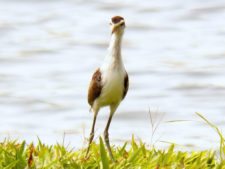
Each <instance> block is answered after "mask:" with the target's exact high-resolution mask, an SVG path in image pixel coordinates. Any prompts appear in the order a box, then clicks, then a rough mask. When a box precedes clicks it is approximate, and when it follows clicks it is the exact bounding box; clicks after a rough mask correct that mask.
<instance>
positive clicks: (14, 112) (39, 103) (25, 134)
mask: <svg viewBox="0 0 225 169" xmlns="http://www.w3.org/2000/svg"><path fill="white" fill-rule="evenodd" d="M114 15H122V16H123V17H124V18H125V20H126V25H127V28H126V32H125V35H124V41H123V60H124V63H125V66H126V69H127V71H128V73H129V75H130V88H129V92H128V95H127V97H126V99H125V100H124V101H123V102H122V104H121V105H120V107H119V108H118V110H117V112H116V114H115V116H114V119H113V121H112V125H111V128H110V138H111V141H112V144H120V143H122V142H123V141H124V140H129V139H131V136H132V134H134V135H135V137H136V138H141V139H143V140H144V141H146V142H147V144H151V143H154V144H155V145H156V146H158V147H163V146H167V145H168V144H167V143H164V142H162V141H166V142H173V143H176V144H178V145H182V146H184V147H192V148H193V149H204V148H215V147H217V146H218V145H219V141H218V139H219V138H218V136H217V134H216V133H215V131H213V130H212V129H211V128H210V127H209V126H207V125H206V124H205V123H204V122H203V121H202V120H201V119H200V118H199V117H198V116H197V115H196V114H195V112H201V113H202V114H203V115H204V116H205V117H206V118H207V119H208V120H210V121H212V122H213V123H215V124H216V125H217V126H218V127H219V128H220V129H222V130H224V129H225V118H224V116H225V46H224V44H225V22H224V18H225V1H223V0H214V1H210V0H204V1H203V0H189V1H178V0H172V1H166V0H160V1H157V2H153V1H152V2H147V1H146V2H144V1H142V2H141V3H140V2H139V1H137V0H132V1H123V2H120V1H111V2H110V1H107V2H106V1H88V0H87V1H81V0H65V1H63V2H61V1H58V0H45V1H44V0H43V1H41V0H40V1H38V0H31V1H28V0H21V1H20V0H9V1H3V0H1V1H0V34H1V37H0V46H1V47H0V115H1V118H0V140H3V139H4V138H5V137H7V138H8V137H9V138H18V139H20V140H23V139H26V140H28V141H34V142H36V141H37V136H38V137H40V138H41V140H42V141H43V142H45V143H48V144H51V143H56V142H59V143H62V142H63V139H64V142H65V143H67V144H70V145H73V146H75V147H81V146H83V145H84V140H85V139H84V137H88V136H89V130H90V126H91V122H92V118H93V114H92V113H89V105H88V104H87V99H86V96H87V88H88V84H89V80H90V78H91V75H92V73H93V71H94V70H95V69H96V68H97V67H98V66H100V65H101V63H102V61H103V59H104V56H105V55H106V53H107V51H106V49H107V47H108V43H109V39H110V28H109V19H110V18H111V17H112V16H114ZM149 111H150V112H151V114H152V117H153V122H154V123H155V124H156V123H158V122H159V123H160V124H159V126H158V128H157V130H156V132H155V135H154V136H153V137H152V128H151V119H150V115H149ZM108 115H109V114H108V109H107V108H104V109H102V110H101V112H100V113H99V116H98V121H97V126H96V129H97V130H96V137H95V140H96V141H98V136H100V135H101V133H102V132H103V130H104V127H105V125H106V121H107V118H108ZM182 120H185V121H182ZM168 121H176V122H168Z"/></svg>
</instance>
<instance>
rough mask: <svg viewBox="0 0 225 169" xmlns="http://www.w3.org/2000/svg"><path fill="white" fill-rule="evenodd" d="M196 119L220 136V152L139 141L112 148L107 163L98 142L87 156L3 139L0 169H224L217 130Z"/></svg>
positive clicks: (46, 146)
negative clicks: (150, 145) (162, 146)
mask: <svg viewBox="0 0 225 169" xmlns="http://www.w3.org/2000/svg"><path fill="white" fill-rule="evenodd" d="M199 116H200V117H201V118H202V119H203V120H204V121H205V122H207V124H208V125H210V126H211V127H212V128H214V129H215V130H216V132H217V133H218V134H219V137H220V153H215V151H213V150H205V151H194V152H185V151H175V150H174V145H171V146H170V147H168V148H167V149H166V150H157V149H156V148H147V146H145V144H144V143H142V142H141V141H138V142H137V141H135V139H134V138H133V139H132V140H131V141H130V142H128V143H124V145H123V146H121V147H112V151H113V154H114V157H115V159H116V160H117V162H116V163H113V162H111V161H110V159H109V158H108V155H107V151H106V149H105V146H104V144H103V141H102V139H101V138H100V139H99V143H98V144H95V143H93V144H92V147H91V151H90V156H89V157H88V158H85V149H81V150H76V151H75V150H70V149H68V148H66V147H64V146H62V145H59V144H57V145H52V146H48V145H44V144H43V143H41V141H40V140H39V143H38V144H37V145H33V144H29V145H27V144H26V143H25V142H22V143H21V142H20V143H19V142H17V141H10V140H5V141H3V142H2V143H0V169H24V168H27V169H28V168H30V169H64V168H65V169H87V168H89V169H92V168H104V169H108V168H115V169H123V168H124V169H133V168H134V169H136V168H137V169H142V168H143V169H145V168H146V169H214V168H215V169H223V168H225V160H224V154H225V146H224V145H225V140H224V137H223V135H222V134H221V133H220V131H219V129H218V128H217V127H216V126H214V125H213V124H212V123H210V122H209V121H207V120H206V119H205V118H204V117H202V116H201V115H200V114H199Z"/></svg>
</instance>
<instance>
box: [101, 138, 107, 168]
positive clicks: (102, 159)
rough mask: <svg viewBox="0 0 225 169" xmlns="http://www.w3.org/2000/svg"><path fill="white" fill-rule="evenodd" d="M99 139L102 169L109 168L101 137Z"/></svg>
mask: <svg viewBox="0 0 225 169" xmlns="http://www.w3.org/2000/svg"><path fill="white" fill-rule="evenodd" d="M99 141H100V144H99V146H100V155H101V162H102V167H103V169H109V160H108V157H107V153H106V150H105V146H104V144H103V141H102V138H101V137H100V138H99Z"/></svg>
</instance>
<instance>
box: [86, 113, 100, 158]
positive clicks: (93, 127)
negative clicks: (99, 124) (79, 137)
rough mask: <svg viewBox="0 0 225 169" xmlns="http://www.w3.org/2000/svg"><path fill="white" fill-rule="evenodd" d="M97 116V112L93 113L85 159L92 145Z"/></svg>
mask: <svg viewBox="0 0 225 169" xmlns="http://www.w3.org/2000/svg"><path fill="white" fill-rule="evenodd" d="M97 114H98V112H95V113H94V119H93V123H92V127H91V133H90V136H89V143H88V148H87V152H86V156H85V157H86V158H87V156H88V153H89V150H90V147H91V143H92V140H93V138H94V135H95V122H96V118H97Z"/></svg>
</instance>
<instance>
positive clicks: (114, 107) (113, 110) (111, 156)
mask: <svg viewBox="0 0 225 169" xmlns="http://www.w3.org/2000/svg"><path fill="white" fill-rule="evenodd" d="M117 106H118V105H116V106H110V115H109V119H108V122H107V125H106V127H105V131H104V140H105V144H106V147H107V150H108V152H109V156H110V158H111V160H112V161H113V162H115V160H114V157H113V154H112V150H111V148H110V143H109V133H108V130H109V126H110V123H111V120H112V117H113V114H114V112H115V111H116V108H117Z"/></svg>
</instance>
